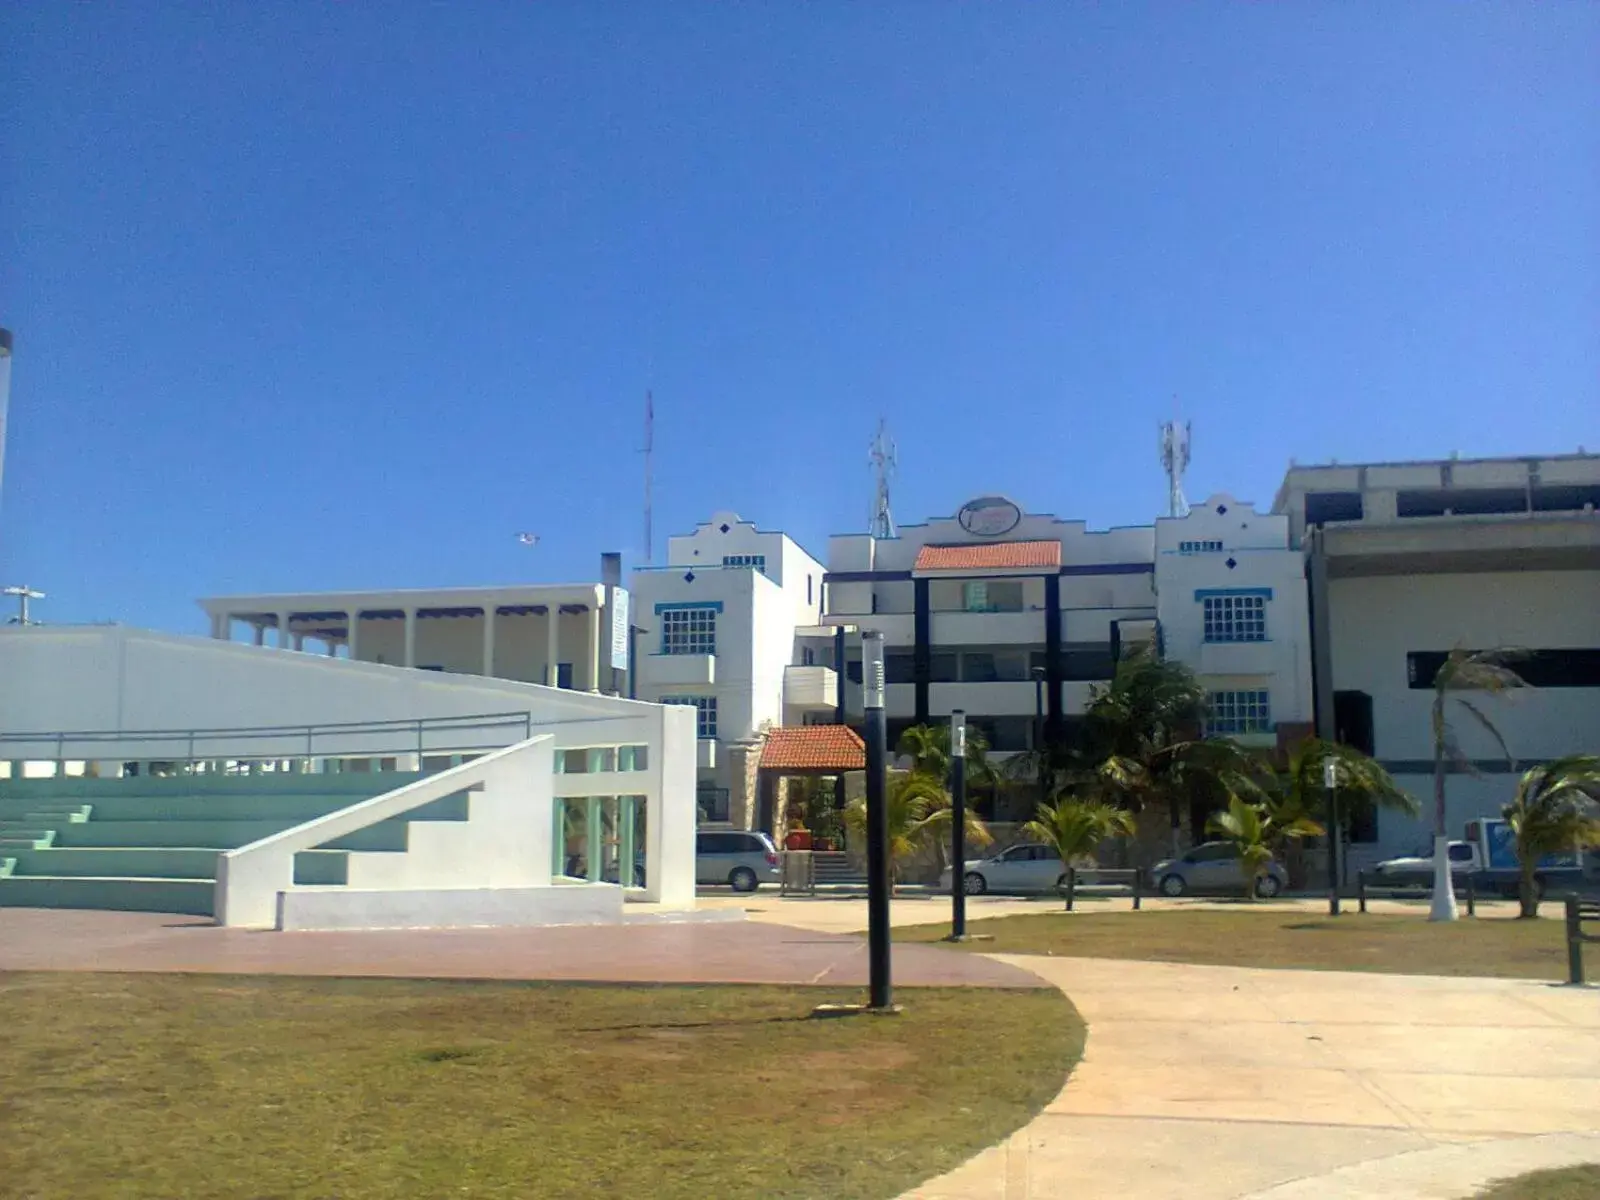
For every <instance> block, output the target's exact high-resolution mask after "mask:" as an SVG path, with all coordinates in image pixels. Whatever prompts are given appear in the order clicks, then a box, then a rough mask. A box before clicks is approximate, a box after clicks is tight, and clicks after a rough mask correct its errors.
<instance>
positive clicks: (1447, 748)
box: [1428, 646, 1524, 921]
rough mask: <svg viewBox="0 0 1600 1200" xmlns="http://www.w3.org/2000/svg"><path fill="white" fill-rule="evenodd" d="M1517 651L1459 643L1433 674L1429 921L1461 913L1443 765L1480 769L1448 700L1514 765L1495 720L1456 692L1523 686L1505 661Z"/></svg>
mask: <svg viewBox="0 0 1600 1200" xmlns="http://www.w3.org/2000/svg"><path fill="white" fill-rule="evenodd" d="M1517 654H1518V652H1517V651H1515V650H1507V649H1500V650H1463V649H1461V648H1460V647H1459V646H1458V647H1456V648H1455V649H1454V650H1452V651H1450V653H1449V655H1448V656H1447V657H1446V658H1445V660H1444V663H1443V665H1441V666H1440V667H1439V672H1438V674H1437V675H1435V676H1434V677H1433V713H1432V716H1433V905H1432V907H1431V908H1430V909H1429V911H1428V920H1430V921H1454V920H1455V919H1456V917H1457V916H1458V915H1459V913H1458V911H1457V909H1456V890H1455V881H1454V880H1453V879H1452V877H1451V873H1450V831H1449V829H1448V828H1447V827H1446V826H1445V805H1444V779H1445V772H1446V770H1447V766H1446V763H1447V762H1448V763H1449V764H1452V765H1454V766H1456V767H1458V768H1460V769H1462V770H1465V771H1468V772H1470V773H1471V774H1474V775H1476V774H1478V773H1479V772H1478V769H1477V767H1475V766H1474V765H1473V763H1472V760H1471V759H1470V758H1468V757H1467V755H1466V754H1465V753H1464V752H1463V751H1462V749H1461V743H1460V741H1459V740H1458V739H1457V737H1456V731H1455V727H1454V726H1453V725H1452V724H1451V723H1450V711H1451V708H1450V702H1451V701H1452V700H1453V701H1454V702H1455V703H1456V705H1458V706H1459V707H1460V708H1461V709H1463V710H1464V711H1466V712H1467V713H1468V714H1469V715H1470V716H1471V717H1472V719H1473V720H1474V721H1476V722H1477V723H1478V725H1480V726H1481V727H1482V728H1483V729H1485V730H1487V731H1488V733H1489V736H1490V737H1492V738H1494V740H1495V742H1496V743H1497V744H1498V745H1499V747H1500V751H1501V753H1502V754H1504V755H1505V757H1506V761H1507V762H1510V763H1512V765H1513V766H1515V763H1514V761H1513V760H1512V758H1511V749H1510V747H1508V746H1507V745H1506V739H1505V738H1504V737H1502V736H1501V734H1500V730H1499V729H1498V728H1496V727H1495V723H1494V722H1493V721H1491V720H1490V719H1489V718H1488V716H1487V715H1485V713H1484V711H1483V710H1482V709H1481V708H1479V707H1478V706H1477V705H1476V704H1474V703H1473V702H1472V701H1471V700H1468V699H1467V698H1466V697H1465V696H1460V695H1456V694H1455V693H1457V692H1466V691H1478V692H1488V693H1489V694H1490V695H1491V696H1503V695H1505V694H1506V693H1507V692H1509V691H1511V689H1513V688H1519V687H1523V686H1524V683H1523V679H1522V676H1520V675H1518V674H1517V673H1516V672H1515V671H1513V670H1512V669H1511V668H1510V667H1508V666H1506V665H1505V663H1506V661H1507V660H1508V659H1511V658H1515V657H1517Z"/></svg>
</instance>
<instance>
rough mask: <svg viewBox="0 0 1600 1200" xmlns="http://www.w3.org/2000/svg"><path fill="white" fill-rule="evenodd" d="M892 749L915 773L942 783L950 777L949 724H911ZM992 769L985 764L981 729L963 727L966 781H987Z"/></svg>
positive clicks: (986, 747)
mask: <svg viewBox="0 0 1600 1200" xmlns="http://www.w3.org/2000/svg"><path fill="white" fill-rule="evenodd" d="M894 751H895V753H896V754H898V755H901V756H902V757H905V758H909V759H910V760H911V770H912V772H913V773H915V774H919V775H927V776H929V777H931V778H933V779H935V780H937V781H939V783H941V784H943V783H945V782H946V781H948V780H949V778H950V725H949V723H948V722H944V723H941V724H937V725H913V726H911V727H910V728H909V729H907V730H906V731H905V732H904V733H902V734H901V735H900V740H899V741H897V742H896V743H895V747H894ZM993 780H994V769H993V767H991V766H990V764H989V740H988V739H987V738H985V737H984V736H983V731H982V730H981V729H978V728H976V727H974V726H972V725H968V726H967V782H968V783H990V782H993Z"/></svg>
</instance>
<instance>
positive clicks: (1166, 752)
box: [1065, 647, 1260, 851]
mask: <svg viewBox="0 0 1600 1200" xmlns="http://www.w3.org/2000/svg"><path fill="white" fill-rule="evenodd" d="M1205 712H1206V693H1205V688H1204V686H1203V685H1202V684H1201V683H1200V681H1199V679H1197V678H1196V676H1195V673H1194V672H1193V671H1192V670H1191V669H1190V668H1189V667H1188V666H1186V665H1185V664H1183V663H1180V662H1174V661H1170V660H1167V659H1162V658H1160V657H1158V656H1157V655H1156V654H1155V652H1154V651H1153V650H1151V649H1149V648H1147V647H1145V648H1140V649H1139V650H1136V651H1134V652H1133V653H1131V654H1129V655H1127V656H1126V657H1124V658H1123V659H1121V660H1120V661H1119V662H1118V663H1117V672H1116V677H1115V678H1114V679H1113V680H1112V681H1111V683H1110V684H1109V685H1107V686H1106V687H1104V688H1097V689H1096V690H1095V691H1094V693H1093V697H1092V699H1091V700H1090V702H1089V708H1088V712H1087V714H1086V720H1085V746H1086V750H1087V755H1086V761H1085V765H1084V767H1083V768H1081V769H1079V770H1077V771H1075V772H1070V773H1068V775H1067V776H1066V779H1065V782H1066V785H1067V786H1068V787H1070V788H1072V789H1073V790H1075V791H1078V792H1081V793H1087V794H1089V795H1092V796H1095V797H1097V798H1099V799H1101V800H1104V801H1107V802H1109V803H1113V804H1116V805H1118V806H1119V807H1123V808H1128V809H1131V810H1134V811H1138V810H1140V809H1143V808H1145V807H1146V806H1148V805H1152V804H1155V805H1165V806H1166V808H1167V809H1168V812H1169V814H1170V818H1171V824H1172V840H1173V850H1174V851H1176V850H1177V842H1178V823H1179V813H1180V812H1181V811H1182V809H1181V805H1182V804H1183V802H1185V801H1187V800H1188V799H1189V798H1190V796H1191V795H1192V794H1193V792H1194V791H1195V790H1197V789H1209V788H1211V787H1213V786H1214V785H1219V784H1220V783H1221V782H1222V781H1223V780H1225V779H1226V778H1228V777H1230V776H1236V775H1249V774H1253V773H1255V772H1256V771H1257V770H1258V769H1259V765H1260V760H1259V759H1258V758H1257V757H1256V756H1255V755H1254V754H1252V753H1251V752H1250V751H1248V750H1246V749H1244V747H1242V746H1240V745H1239V744H1238V743H1237V742H1235V741H1233V740H1232V739H1230V738H1223V737H1211V738H1201V737H1199V736H1198V732H1199V727H1200V722H1201V720H1202V719H1203V718H1204V716H1205Z"/></svg>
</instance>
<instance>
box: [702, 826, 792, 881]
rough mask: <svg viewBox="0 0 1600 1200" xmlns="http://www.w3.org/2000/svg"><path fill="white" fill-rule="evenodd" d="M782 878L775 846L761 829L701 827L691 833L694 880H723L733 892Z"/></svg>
mask: <svg viewBox="0 0 1600 1200" xmlns="http://www.w3.org/2000/svg"><path fill="white" fill-rule="evenodd" d="M782 878H783V870H782V868H781V867H779V865H778V848H777V846H775V845H773V843H772V839H771V838H770V837H768V836H767V835H766V834H764V833H754V832H751V831H750V830H746V829H728V830H721V829H702V830H701V831H700V832H699V833H697V834H696V835H695V842H694V881H695V882H696V883H725V884H727V885H728V886H729V887H731V888H733V890H734V891H736V892H753V891H755V890H756V889H757V888H758V887H760V886H761V885H762V884H763V883H777V882H779V881H780V880H781V879H782Z"/></svg>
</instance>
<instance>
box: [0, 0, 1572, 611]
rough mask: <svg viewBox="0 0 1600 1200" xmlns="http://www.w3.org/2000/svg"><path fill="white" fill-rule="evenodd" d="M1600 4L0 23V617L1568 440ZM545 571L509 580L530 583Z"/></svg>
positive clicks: (1056, 505)
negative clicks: (735, 521) (1162, 441)
mask: <svg viewBox="0 0 1600 1200" xmlns="http://www.w3.org/2000/svg"><path fill="white" fill-rule="evenodd" d="M1596 45H1600V6H1596V5H1592V4H1576V3H1554V4H1538V5H1535V4H1525V3H1517V4H1507V5H1495V4H1487V3H1486V4H1474V5H1460V4H1453V3H1452V4H1435V3H1407V4H1377V3H1364V4H1362V3H1358V4H1341V5H1329V4H1322V5H1280V6H1267V5H1232V6H1224V5H1216V4H1211V5H1187V6H1179V5H1173V4H1162V5H1137V4H1133V5H1103V6H1089V5H1078V4H1065V3H1062V4H1035V5H1021V4H1018V5H997V4H985V5H962V6H957V5H953V4H939V3H911V2H905V3H890V2H884V3H878V4H853V5H846V4H842V3H815V4H805V5H800V4H776V3H773V4H763V3H752V4H746V5H737V6H735V5H710V4H703V5H702V4H692V3H685V4H659V3H653V4H652V3H617V4H605V5H595V4H582V3H575V2H574V3H553V4H544V5H518V4H510V5H506V4H496V5H471V4H464V5H376V4H362V3H352V4H344V5H339V6H325V5H249V4H233V5H200V4H153V3H152V4H126V5H93V6H90V5H76V6H68V5H31V6H19V5H12V6H9V7H8V8H7V10H6V11H5V13H4V15H3V16H0V112H3V114H4V118H5V127H6V132H5V135H4V138H3V141H0V324H4V325H7V326H9V327H11V328H12V329H14V330H15V332H16V337H17V354H16V359H15V366H14V376H13V388H12V413H11V416H12V428H11V438H10V445H9V447H8V449H7V459H6V473H5V481H4V494H3V496H0V577H3V578H0V582H20V581H26V582H28V583H31V584H34V585H36V586H39V587H42V588H44V589H45V590H46V591H48V592H50V593H51V595H50V599H49V601H48V602H47V603H46V604H45V605H43V606H41V615H42V616H45V617H47V618H49V619H52V620H56V621H74V620H99V619H116V620H122V621H126V622H128V623H132V624H145V625H154V626H158V627H163V628H172V629H190V630H198V629H200V628H201V618H200V614H199V612H198V610H196V609H195V608H194V607H193V603H192V602H193V599H194V598H195V597H197V596H200V595H204V594H214V593H223V592H233V591H255V590H306V589H316V588H336V587H370V588H382V587H390V586H394V587H401V586H429V585H445V584H475V583H494V582H504V581H516V580H567V579H583V578H592V577H594V575H595V573H596V570H597V557H598V555H599V554H600V552H601V551H603V550H609V549H622V550H624V551H626V552H627V554H628V556H629V560H630V561H637V559H638V556H639V552H640V551H641V549H642V540H643V538H642V533H641V528H640V527H641V518H640V508H641V499H640V492H641V486H640V479H641V462H640V457H639V455H638V454H637V453H635V451H636V449H637V448H638V446H639V445H640V441H641V416H642V406H643V395H644V392H645V389H646V388H653V389H654V392H655V396H656V417H657V425H656V450H657V455H656V457H657V465H656V498H657V502H656V521H655V526H656V531H657V539H656V540H657V547H658V553H659V552H660V550H661V549H662V548H663V547H664V542H665V535H666V534H667V533H670V532H679V531H686V530H687V529H689V528H690V527H691V526H692V525H693V523H694V522H695V521H697V520H699V519H703V518H704V517H705V516H708V515H709V514H710V512H711V511H712V510H713V509H716V508H724V507H726V508H733V509H735V510H737V511H739V512H741V513H742V514H744V515H745V516H746V517H748V518H751V519H754V520H756V521H757V522H758V523H759V524H761V525H762V526H763V527H764V528H783V529H786V530H788V531H789V532H791V533H793V534H794V535H796V536H797V537H798V538H800V540H801V541H802V542H803V543H805V544H807V545H808V546H810V547H811V548H813V550H814V551H816V552H818V553H821V552H823V551H824V550H825V544H826V543H825V538H826V535H827V534H828V533H830V532H843V531H853V530H857V529H860V528H863V527H864V523H865V520H866V515H867V509H868V506H869V501H870V496H871V480H870V476H869V474H868V470H867V466H866V447H867V443H868V441H869V439H870V437H871V434H872V431H873V429H874V426H875V424H876V421H877V418H878V417H879V416H880V415H882V416H884V417H886V418H887V419H888V421H889V423H890V426H891V428H892V430H893V432H894V434H895V436H896V437H897V439H898V442H899V447H900V457H901V476H900V479H899V481H898V486H897V491H896V497H895V499H896V512H897V515H898V516H899V518H900V519H901V520H903V521H908V522H909V521H915V520H922V519H924V518H926V517H928V516H930V515H938V514H948V513H950V512H952V511H953V510H954V509H955V508H956V507H957V506H958V505H959V504H960V503H961V502H962V501H964V500H965V499H967V498H969V497H971V496H973V495H976V494H979V493H983V492H989V491H1002V492H1005V493H1007V494H1010V495H1012V496H1013V497H1015V498H1016V499H1017V500H1019V501H1021V502H1022V503H1023V504H1024V505H1026V506H1027V507H1029V508H1031V509H1033V510H1035V511H1053V512H1056V513H1059V514H1061V515H1063V516H1074V517H1082V518H1085V519H1087V520H1089V521H1090V522H1091V524H1093V525H1095V526H1103V525H1107V524H1130V523H1138V522H1143V521H1147V520H1149V519H1151V518H1152V517H1153V516H1154V515H1155V513H1156V511H1157V510H1158V508H1159V507H1160V505H1161V503H1162V500H1163V496H1164V484H1163V480H1162V478H1161V475H1160V471H1159V466H1158V464H1157V461H1156V456H1155V442H1156V435H1155V428H1156V423H1157V421H1158V420H1159V419H1161V418H1162V417H1163V416H1166V415H1168V414H1169V413H1170V412H1171V411H1172V407H1173V397H1174V396H1176V397H1177V398H1178V401H1177V402H1178V405H1179V406H1180V408H1181V412H1182V415H1184V416H1186V417H1189V418H1192V419H1193V421H1194V422H1195V426H1196V431H1195V451H1194V464H1193V467H1192V470H1191V473H1190V484H1189V491H1190V494H1191V495H1197V494H1198V495H1204V494H1206V493H1208V492H1210V491H1212V490H1229V491H1232V492H1234V493H1236V494H1239V495H1241V496H1243V497H1245V498H1250V499H1255V500H1257V501H1259V502H1262V503H1263V504H1265V503H1267V502H1269V501H1270V500H1271V498H1272V493H1273V491H1274V489H1275V487H1276V485H1277V483H1278V482H1279V480H1280V479H1281V477H1282V473H1283V469H1284V467H1285V465H1286V464H1287V461H1288V460H1289V459H1290V458H1291V457H1298V458H1299V459H1301V460H1302V461H1308V460H1316V461H1325V460H1327V459H1330V458H1339V459H1344V460H1355V459H1375V458H1404V457H1433V456H1439V455H1443V454H1447V453H1449V452H1450V451H1452V450H1455V451H1459V452H1460V453H1462V454H1463V455H1470V454H1500V453H1541V452H1543V453H1548V452H1558V451H1571V450H1574V449H1576V448H1577V446H1578V445H1579V444H1580V443H1585V444H1587V445H1588V447H1589V448H1590V449H1597V448H1600V403H1597V398H1596V381H1597V379H1600V334H1597V326H1596V321H1595V318H1596V315H1597V314H1600V282H1597V280H1600V276H1597V272H1596V269H1595V264H1596V262H1597V261H1600V206H1597V205H1596V203H1595V199H1594V197H1595V195H1596V193H1597V187H1596V185H1597V183H1600V180H1597V178H1596V175H1597V170H1600V168H1597V163H1600V73H1597V72H1596V71H1595V70H1594V62H1593V53H1594V47H1595V46H1596ZM518 530H535V531H537V532H539V533H540V534H541V535H542V541H541V543H540V545H539V546H538V548H537V549H534V550H528V549H525V548H523V547H521V546H519V545H517V543H516V542H515V540H514V537H513V535H514V534H515V533H516V532H517V531H518Z"/></svg>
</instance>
